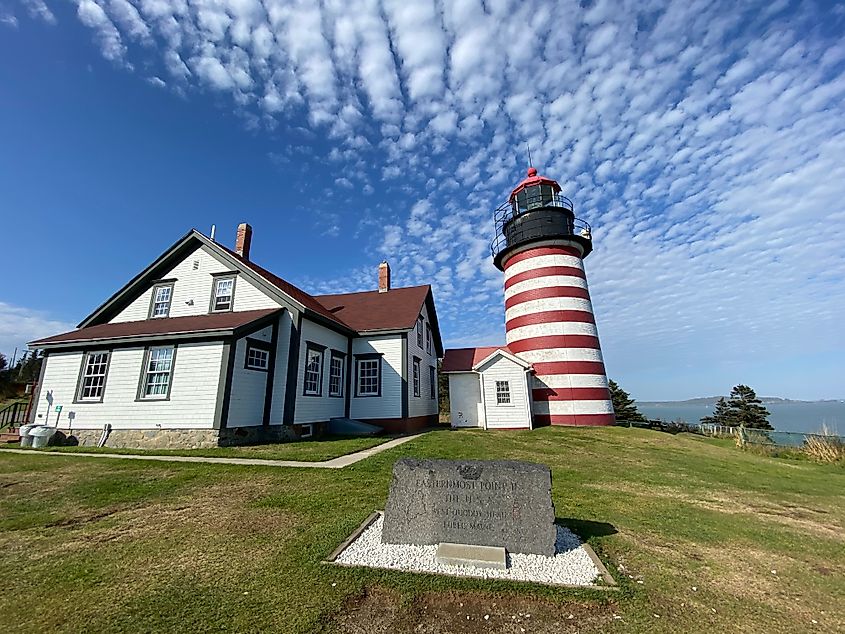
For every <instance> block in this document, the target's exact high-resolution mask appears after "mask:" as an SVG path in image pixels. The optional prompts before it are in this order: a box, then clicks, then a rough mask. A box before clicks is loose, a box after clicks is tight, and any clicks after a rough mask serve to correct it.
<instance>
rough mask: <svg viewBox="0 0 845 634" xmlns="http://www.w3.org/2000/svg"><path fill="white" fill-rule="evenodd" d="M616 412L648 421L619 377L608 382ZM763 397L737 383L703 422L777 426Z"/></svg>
mask: <svg viewBox="0 0 845 634" xmlns="http://www.w3.org/2000/svg"><path fill="white" fill-rule="evenodd" d="M607 386H608V390H609V391H610V400H611V402H612V403H613V413H614V414H615V415H616V420H617V421H626V422H632V423H646V422H648V421H647V420H646V417H645V416H643V415H642V413H641V412H640V411H639V409H637V404H636V401H634V399H632V398H631V395H630V394H628V392H626V391H625V390H623V389H622V388H621V387H619V385H618V384H617V383H616V381H613V380H610V381H608V382H607ZM762 403H763V401H761V400H760V399H759V398H757V394H756V393H755V392H754V390H752V389H751V388H750V387H748V386H747V385H736V386H734V388H733V389H732V390H731V395H730V396H729V397H728V398H727V399H726V398H725V397H724V396H723V397H721V398H720V399H719V400H718V401H716V406H715V408H714V410H713V414H712V415H710V416H705V417H704V418H702V419H701V423H702V424H710V425H724V426H726V427H747V428H749V429H774V427H772V426H771V424H770V423H769V415H770V414H769V410H767V409H766V408H765V407H764V406H763V404H762Z"/></svg>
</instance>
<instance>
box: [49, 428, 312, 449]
mask: <svg viewBox="0 0 845 634" xmlns="http://www.w3.org/2000/svg"><path fill="white" fill-rule="evenodd" d="M314 431H315V436H316V435H317V434H316V432H317V429H316V426H315V430H314ZM102 434H103V430H102V429H73V430H68V429H59V430H58V433H57V434H56V436H54V437H53V439H52V441H51V444H56V445H79V446H80V447H96V446H97V443H98V442H99V441H100V437H101V436H102ZM298 438H299V435H298V433H297V430H295V429H294V428H292V427H290V426H287V425H272V426H270V427H262V426H257V427H236V428H234V429H113V430H112V431H111V433H110V434H109V436H108V439H107V440H106V444H105V445H104V446H105V447H113V448H115V449H210V448H212V447H232V446H236V445H257V444H263V443H275V442H289V441H291V440H298Z"/></svg>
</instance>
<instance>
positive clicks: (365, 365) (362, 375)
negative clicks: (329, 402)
mask: <svg viewBox="0 0 845 634" xmlns="http://www.w3.org/2000/svg"><path fill="white" fill-rule="evenodd" d="M355 368H356V369H355V374H356V378H357V381H356V386H357V387H356V390H355V396H379V395H380V394H381V356H380V355H375V356H368V357H359V358H357V359H356V360H355Z"/></svg>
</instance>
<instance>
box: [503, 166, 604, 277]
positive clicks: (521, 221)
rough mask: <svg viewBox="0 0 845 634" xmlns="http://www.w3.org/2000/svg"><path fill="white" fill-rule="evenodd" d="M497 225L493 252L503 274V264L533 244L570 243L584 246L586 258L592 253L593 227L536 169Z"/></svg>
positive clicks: (513, 195) (511, 198)
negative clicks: (549, 242) (514, 254)
mask: <svg viewBox="0 0 845 634" xmlns="http://www.w3.org/2000/svg"><path fill="white" fill-rule="evenodd" d="M495 223H496V238H495V240H493V244H492V245H491V251H492V253H493V262H494V263H495V265H496V267H497V268H499V269H500V270H504V264H503V263H504V261H505V259H506V258H507V256H508V255H509V254H510V253H511V252H513V251H514V250H515V249H516V248H517V247H521V246H524V245H527V244H531V243H533V242H540V241H542V240H554V239H565V240H571V241H573V242H577V243H578V244H580V245H581V246H582V248H583V251H584V256H586V255H587V254H588V253H590V251H592V249H593V241H592V238H591V233H590V225H588V224H587V223H586V222H584V221H583V220H579V219H577V218H575V213H574V211H573V208H572V201H571V200H569V199H568V198H567V197H566V196H562V195H561V194H560V185H558V183H557V181H554V180H552V179H551V178H546V177H545V176H539V175H538V174H537V170H536V169H535V168H533V167H529V168H528V175H527V176H526V178H525V180H523V181H522V182H521V183H520V184H519V185H517V186H516V187H515V188H514V190H513V191H512V192H511V195H510V196H509V197H508V201H507V202H506V203H504V204H503V205H502V206H501V207H499V208H498V209H497V210H496V212H495Z"/></svg>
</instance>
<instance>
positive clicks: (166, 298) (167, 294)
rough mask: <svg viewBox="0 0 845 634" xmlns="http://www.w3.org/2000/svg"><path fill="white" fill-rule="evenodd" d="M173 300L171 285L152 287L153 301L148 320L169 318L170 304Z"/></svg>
mask: <svg viewBox="0 0 845 634" xmlns="http://www.w3.org/2000/svg"><path fill="white" fill-rule="evenodd" d="M172 300H173V284H158V285H156V286H153V299H152V305H151V306H150V319H156V318H158V317H169V316H170V304H171V301H172Z"/></svg>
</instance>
